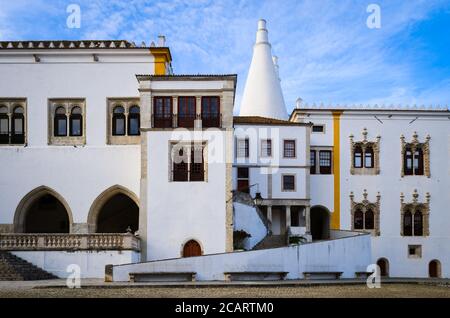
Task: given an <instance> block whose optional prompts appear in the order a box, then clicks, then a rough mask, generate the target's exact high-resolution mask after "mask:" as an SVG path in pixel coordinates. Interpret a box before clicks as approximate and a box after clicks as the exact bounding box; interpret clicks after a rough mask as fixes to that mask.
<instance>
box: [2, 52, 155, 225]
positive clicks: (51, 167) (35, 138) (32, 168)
mask: <svg viewBox="0 0 450 318" xmlns="http://www.w3.org/2000/svg"><path fill="white" fill-rule="evenodd" d="M33 54H39V57H40V62H36V61H35V60H34V58H33ZM93 54H95V55H96V56H97V57H98V59H99V61H98V62H95V61H94V60H93V57H92V56H93ZM0 68H1V73H2V77H1V84H0V98H1V99H10V98H25V99H26V108H27V109H26V115H25V116H26V117H25V118H26V146H25V147H24V146H10V145H1V146H0V152H1V155H0V167H1V173H2V174H3V176H4V178H5V179H4V180H8V181H7V182H2V183H0V201H1V202H2V204H1V207H0V208H1V213H0V223H3V224H12V223H13V221H14V213H15V211H16V208H17V206H18V205H19V202H20V201H21V200H22V198H23V197H24V196H25V195H26V194H27V193H29V192H30V191H32V190H34V189H36V188H38V187H40V186H47V187H49V188H51V189H53V190H54V191H55V192H57V193H59V194H60V195H61V196H62V197H63V198H64V199H65V200H66V201H67V204H68V205H69V206H70V208H71V213H72V217H73V223H74V224H81V225H80V226H74V228H73V231H80V232H86V231H87V226H85V225H83V224H86V223H87V219H88V212H89V210H90V207H91V205H92V203H93V202H94V200H95V199H96V198H97V196H99V195H100V194H101V193H102V192H104V191H105V190H107V189H108V188H110V187H112V186H114V185H120V186H123V187H125V188H127V189H129V190H130V191H131V192H133V193H135V194H136V195H139V189H140V188H139V176H140V165H139V161H140V147H139V146H138V145H121V146H115V145H107V144H106V136H107V134H108V131H107V98H113V97H138V96H139V92H138V89H137V84H136V78H135V74H139V73H149V72H152V71H153V70H154V57H153V56H152V55H151V54H150V53H149V51H148V50H147V49H140V48H130V49H122V50H94V49H93V50H87V49H84V50H67V49H65V50H64V49H62V50H57V49H51V50H37V49H36V50H21V49H18V50H13V49H11V50H7V51H6V50H0ZM52 98H82V99H85V101H86V113H85V114H84V116H85V118H86V125H85V126H86V127H85V129H86V132H85V135H86V144H85V145H84V146H77V147H76V148H75V147H74V146H72V145H67V146H54V145H49V144H48V140H49V137H48V134H49V128H48V125H49V119H48V118H49V117H48V100H49V99H52ZM125 167H126V169H124V168H125ZM18 171H20V176H18ZM69 180H70V181H69ZM68 181H69V182H68Z"/></svg>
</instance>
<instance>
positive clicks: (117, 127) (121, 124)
mask: <svg viewBox="0 0 450 318" xmlns="http://www.w3.org/2000/svg"><path fill="white" fill-rule="evenodd" d="M112 134H113V136H124V135H125V109H124V108H123V107H122V106H116V107H114V110H113V118H112Z"/></svg>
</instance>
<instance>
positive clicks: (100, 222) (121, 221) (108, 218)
mask: <svg viewBox="0 0 450 318" xmlns="http://www.w3.org/2000/svg"><path fill="white" fill-rule="evenodd" d="M96 228H97V231H96V232H97V233H125V232H127V229H131V231H132V232H133V233H134V232H136V231H137V230H138V229H139V207H138V206H137V204H136V203H134V201H133V200H132V199H130V198H129V197H128V196H127V195H125V194H122V193H119V194H116V195H114V196H113V197H111V198H110V199H109V200H108V201H107V202H106V203H105V204H104V205H103V207H102V208H101V210H100V213H99V215H98V218H97V227H96Z"/></svg>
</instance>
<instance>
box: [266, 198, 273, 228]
mask: <svg viewBox="0 0 450 318" xmlns="http://www.w3.org/2000/svg"><path fill="white" fill-rule="evenodd" d="M267 219H268V220H269V222H270V229H269V231H270V232H272V206H271V205H268V206H267Z"/></svg>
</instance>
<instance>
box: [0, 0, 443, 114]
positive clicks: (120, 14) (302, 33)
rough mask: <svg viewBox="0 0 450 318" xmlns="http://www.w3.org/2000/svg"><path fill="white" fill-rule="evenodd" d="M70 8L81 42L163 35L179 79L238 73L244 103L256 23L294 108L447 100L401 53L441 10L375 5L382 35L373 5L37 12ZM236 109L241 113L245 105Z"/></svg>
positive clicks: (204, 1)
mask: <svg viewBox="0 0 450 318" xmlns="http://www.w3.org/2000/svg"><path fill="white" fill-rule="evenodd" d="M2 1H6V0H0V2H2ZM68 2H75V3H79V4H80V5H81V7H82V29H81V30H80V31H79V33H77V34H76V36H78V37H79V38H88V39H127V40H131V41H135V42H136V43H140V42H141V41H145V42H146V43H147V44H149V43H150V42H151V41H152V40H154V41H156V38H157V35H158V34H164V35H166V36H167V44H168V45H169V46H170V48H171V50H172V55H173V57H174V69H175V72H177V73H238V74H239V81H238V96H240V95H241V94H242V90H243V87H244V84H245V80H246V75H247V69H248V67H249V65H250V60H251V55H252V46H253V43H254V37H255V31H256V21H257V20H258V19H259V18H266V19H267V20H268V27H269V37H270V40H271V42H272V47H273V51H274V54H276V55H278V56H279V58H280V60H279V63H280V75H281V78H282V86H283V89H284V93H285V99H286V101H287V103H288V105H287V106H288V108H291V107H292V106H293V105H294V103H295V100H296V98H297V97H298V96H301V97H302V98H303V99H305V100H306V101H309V102H320V101H324V102H327V103H353V102H355V103H367V102H381V101H384V102H385V103H399V102H401V103H411V102H413V101H415V100H417V101H418V100H422V99H429V100H430V102H434V101H438V100H440V99H447V100H448V93H446V92H448V91H449V90H448V81H447V82H445V81H442V82H439V81H438V82H437V83H436V82H433V81H430V82H429V83H427V85H419V83H417V74H416V65H415V64H416V62H417V60H418V59H419V58H421V56H420V55H418V54H414V53H418V52H419V51H418V50H409V52H412V53H411V54H409V55H408V54H406V53H405V51H403V50H401V46H402V45H405V42H406V44H407V45H410V46H412V45H413V44H410V43H408V42H407V41H408V40H409V38H408V36H409V31H410V28H411V27H412V26H413V25H415V24H416V23H417V22H420V21H423V20H425V19H428V18H429V15H430V12H433V10H435V9H436V8H438V7H439V6H441V5H442V3H443V2H442V1H438V0H436V1H432V0H430V1H423V0H419V1H377V3H378V4H380V6H381V17H382V27H381V29H379V30H370V29H368V28H367V26H366V19H367V16H368V13H367V12H366V7H367V5H368V3H370V2H368V3H366V2H362V1H350V0H341V1H331V0H321V1H312V0H311V1H309V0H305V1H294V0H293V1H283V2H282V3H281V2H280V1H278V0H267V1H248V0H235V1H230V0H214V1H213V0H197V1H193V0H172V1H145V0H131V1H121V0H110V1H100V0H97V1H95V0H91V1H87V0H79V1H78V0H77V1H68V0H64V1H62V0H59V1H54V2H53V1H52V2H51V4H49V2H48V1H45V2H44V1H42V0H36V1H33V5H32V6H33V10H36V11H42V12H45V13H46V14H47V15H48V14H51V15H54V16H58V15H59V14H60V13H59V12H60V11H61V8H63V9H64V8H65V6H67V4H68ZM7 3H8V8H5V10H0V14H1V12H6V15H7V16H8V15H9V16H13V15H11V14H14V15H15V16H17V13H18V12H17V10H20V8H22V10H28V8H29V7H30V5H27V3H30V2H29V1H25V0H17V1H15V2H12V1H8V2H7ZM9 3H16V4H9ZM2 5H3V3H2ZM2 9H3V7H2ZM42 12H41V13H42ZM62 14H64V12H63V13H62ZM45 17H46V16H45V15H44V16H43V20H42V23H43V24H45V20H44V19H45ZM1 20H3V19H0V21H1ZM33 22H34V21H33ZM27 29H28V30H30V29H31V30H33V29H32V28H31V27H30V26H29V25H25V26H23V25H20V26H19V25H18V24H14V23H13V27H7V26H5V25H4V24H2V23H1V22H0V32H6V34H7V33H8V32H9V33H10V35H11V36H12V37H14V36H16V37H21V34H20V33H19V32H22V33H23V31H22V30H27ZM2 30H3V31H2ZM44 30H45V31H46V32H50V33H45V34H43V35H44V36H45V37H47V38H48V37H54V38H55V37H59V36H58V35H59V34H63V35H70V36H73V35H74V34H73V33H67V32H68V31H67V30H63V31H60V32H57V31H56V30H55V31H52V30H48V29H45V28H44ZM52 32H54V34H57V35H54V34H53V33H52ZM64 32H66V33H64ZM52 34H53V36H52ZM34 35H35V34H34ZM1 36H2V35H1V34H0V37H1ZM393 39H395V41H394V40H393ZM441 90H443V91H444V92H442V91H441ZM236 102H237V106H239V103H240V99H239V98H237V99H236Z"/></svg>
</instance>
